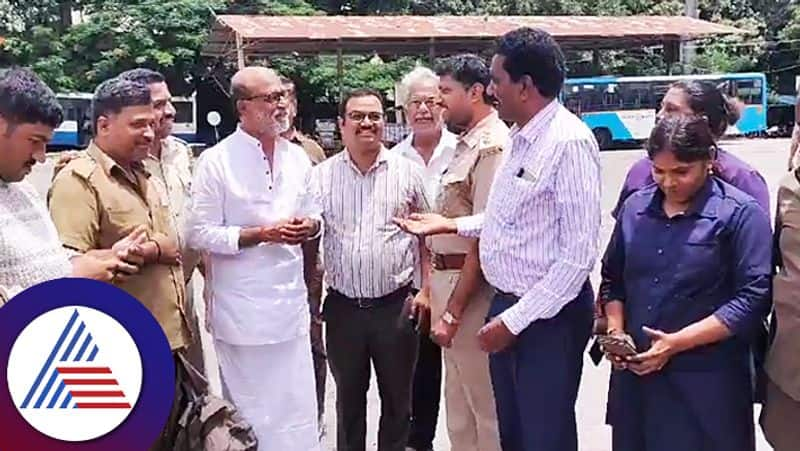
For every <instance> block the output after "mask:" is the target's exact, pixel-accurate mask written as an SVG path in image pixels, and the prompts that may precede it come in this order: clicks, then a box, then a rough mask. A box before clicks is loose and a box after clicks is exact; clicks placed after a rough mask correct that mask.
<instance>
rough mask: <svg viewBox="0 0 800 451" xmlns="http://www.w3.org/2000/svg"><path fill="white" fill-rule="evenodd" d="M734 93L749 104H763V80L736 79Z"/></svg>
mask: <svg viewBox="0 0 800 451" xmlns="http://www.w3.org/2000/svg"><path fill="white" fill-rule="evenodd" d="M734 91H735V92H734V93H733V95H734V96H735V97H738V98H739V100H741V101H742V102H744V103H745V104H747V105H761V103H762V101H763V96H762V93H761V91H762V89H761V80H758V79H754V80H736V82H735V87H734Z"/></svg>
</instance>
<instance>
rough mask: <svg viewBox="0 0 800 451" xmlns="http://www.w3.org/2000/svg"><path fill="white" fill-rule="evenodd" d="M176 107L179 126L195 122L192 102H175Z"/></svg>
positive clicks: (173, 103) (176, 119)
mask: <svg viewBox="0 0 800 451" xmlns="http://www.w3.org/2000/svg"><path fill="white" fill-rule="evenodd" d="M172 105H173V106H174V107H175V122H176V123H179V124H191V123H192V122H194V111H192V110H193V108H192V103H191V102H184V101H173V102H172Z"/></svg>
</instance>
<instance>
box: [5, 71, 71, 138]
mask: <svg viewBox="0 0 800 451" xmlns="http://www.w3.org/2000/svg"><path fill="white" fill-rule="evenodd" d="M0 116H3V118H4V119H5V120H6V121H7V122H9V124H10V126H11V128H13V127H14V126H16V125H19V124H44V125H47V126H48V127H52V128H57V127H58V126H59V125H60V124H61V122H62V121H63V120H64V110H63V108H61V105H60V104H59V103H58V99H56V95H55V94H54V93H53V91H52V90H51V89H50V88H49V87H47V85H46V84H45V83H44V82H43V81H42V80H41V79H40V78H39V77H38V76H37V75H36V74H35V73H33V71H31V70H30V69H24V68H12V69H8V70H6V71H3V72H0Z"/></svg>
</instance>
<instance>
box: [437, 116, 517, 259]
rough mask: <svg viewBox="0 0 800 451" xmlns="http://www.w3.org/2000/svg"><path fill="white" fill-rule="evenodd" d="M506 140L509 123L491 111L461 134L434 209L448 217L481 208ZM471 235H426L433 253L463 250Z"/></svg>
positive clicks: (469, 212)
mask: <svg viewBox="0 0 800 451" xmlns="http://www.w3.org/2000/svg"><path fill="white" fill-rule="evenodd" d="M507 141H508V127H507V126H506V124H505V123H504V122H503V121H501V120H500V118H499V117H498V116H497V112H496V111H493V112H492V113H491V114H490V115H489V116H487V117H485V118H484V119H483V120H481V121H480V122H478V124H476V125H475V127H473V128H472V129H471V130H469V131H468V132H466V133H465V134H464V135H462V136H460V137H459V139H458V143H457V145H456V153H455V156H454V157H453V160H452V161H451V162H450V164H449V165H448V167H447V169H446V170H445V173H444V175H443V176H442V183H441V186H440V187H439V195H438V197H437V200H436V203H435V205H436V207H435V211H436V212H438V213H440V214H442V215H444V216H445V217H448V218H457V217H459V216H471V215H474V214H478V213H481V212H483V210H484V209H485V208H486V202H487V200H488V198H489V190H490V188H491V186H492V181H494V174H495V172H496V170H497V168H498V167H499V166H500V162H501V159H502V150H503V148H504V147H505V146H506V142H507ZM474 240H475V239H474V238H465V237H461V236H458V235H455V234H451V235H436V236H432V237H429V238H428V239H427V244H428V248H429V249H430V250H431V252H432V253H434V254H466V253H467V252H468V251H469V249H470V247H471V245H472V243H473V242H474Z"/></svg>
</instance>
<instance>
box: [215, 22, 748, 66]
mask: <svg viewBox="0 0 800 451" xmlns="http://www.w3.org/2000/svg"><path fill="white" fill-rule="evenodd" d="M522 26H528V27H536V28H541V29H544V30H546V31H547V32H549V33H550V34H552V35H553V37H554V38H555V39H556V40H557V41H558V42H559V44H560V45H561V46H562V47H563V48H564V49H569V50H590V49H607V48H625V47H633V46H636V47H641V46H652V45H663V44H666V43H678V42H680V41H682V40H692V39H699V38H704V37H709V36H713V35H723V34H739V33H746V32H745V31H744V30H740V29H737V28H734V27H730V26H726V25H720V24H715V23H711V22H707V21H704V20H699V19H693V18H690V17H685V16H627V17H610V16H250V15H220V16H217V18H216V22H215V23H214V25H213V26H212V29H211V35H210V38H209V40H208V42H207V44H206V45H205V47H204V48H203V55H205V56H216V57H228V56H233V57H235V56H236V54H237V49H240V50H241V51H242V52H244V53H245V54H246V55H248V56H256V57H259V56H270V55H276V54H291V53H297V54H319V53H327V52H342V53H372V52H377V53H393V54H419V53H423V54H424V53H430V54H437V55H438V54H451V53H456V52H465V51H468V52H479V51H481V50H484V49H487V48H490V47H491V46H492V45H493V42H494V40H495V39H496V38H497V37H498V36H501V35H503V34H504V33H506V32H508V31H511V30H513V29H516V28H519V27H522Z"/></svg>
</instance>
